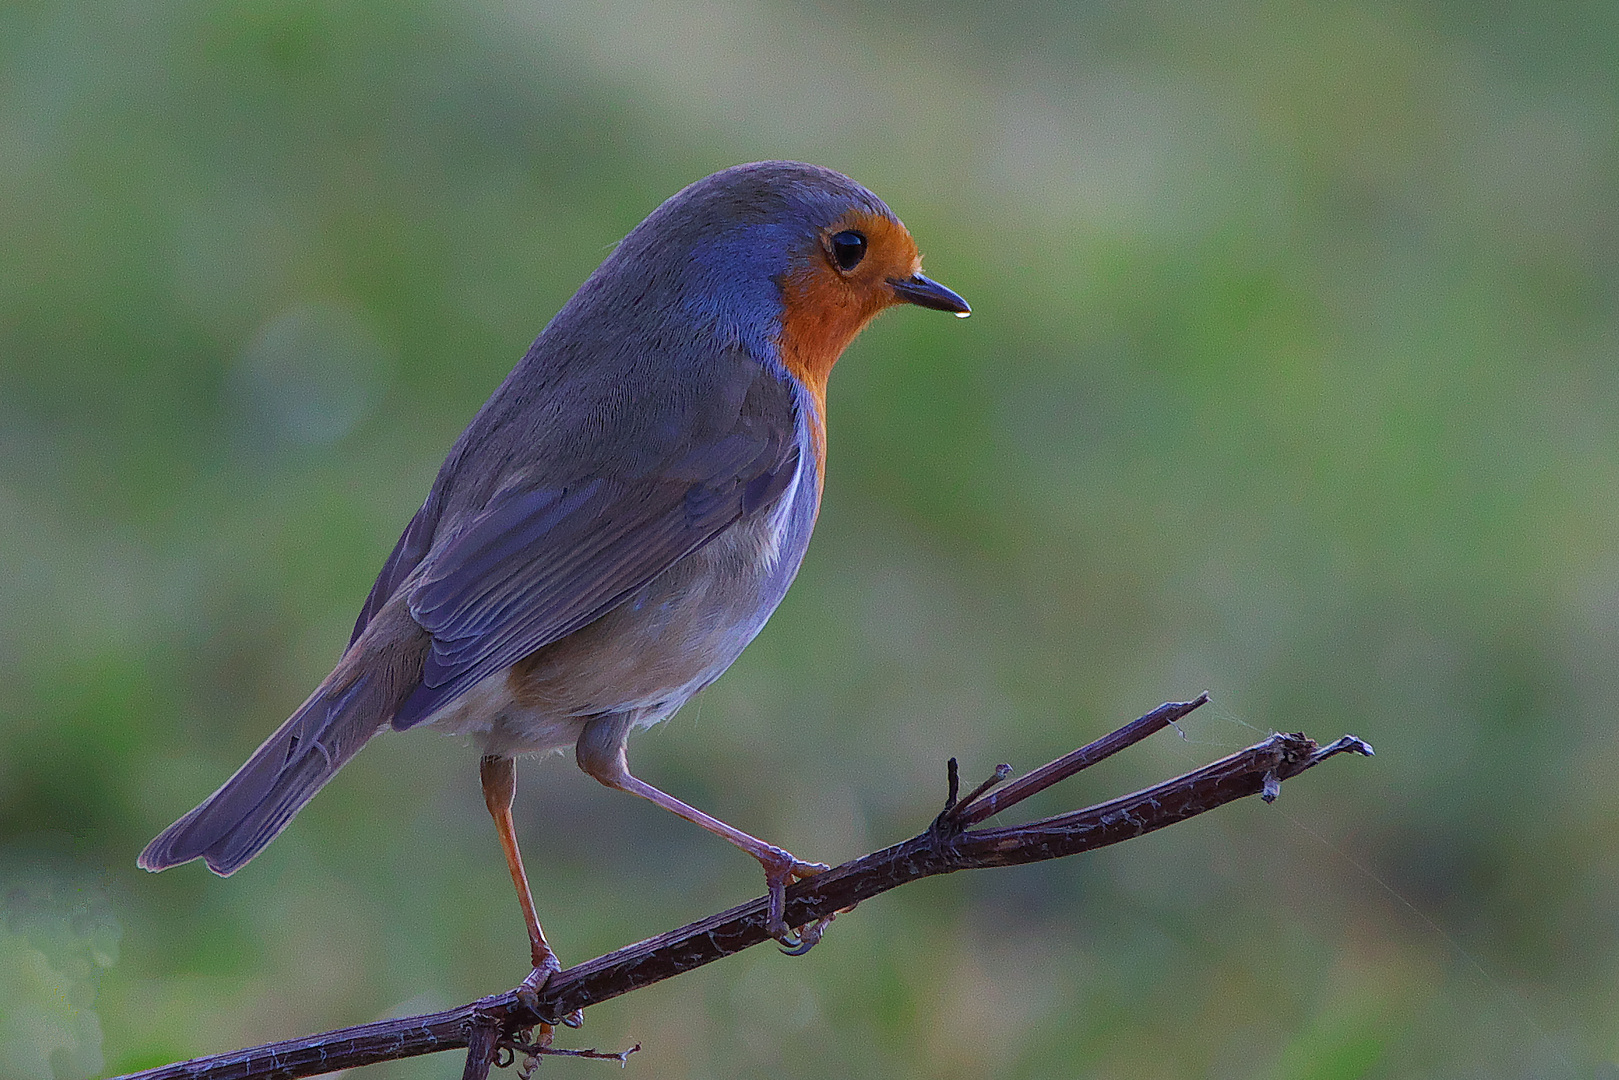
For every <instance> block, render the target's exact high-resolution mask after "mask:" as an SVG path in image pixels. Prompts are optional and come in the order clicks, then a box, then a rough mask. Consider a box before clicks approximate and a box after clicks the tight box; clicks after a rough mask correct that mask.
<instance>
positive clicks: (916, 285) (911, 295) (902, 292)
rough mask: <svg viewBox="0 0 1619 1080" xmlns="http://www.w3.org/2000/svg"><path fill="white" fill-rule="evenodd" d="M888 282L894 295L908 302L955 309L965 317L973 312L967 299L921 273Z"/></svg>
mask: <svg viewBox="0 0 1619 1080" xmlns="http://www.w3.org/2000/svg"><path fill="white" fill-rule="evenodd" d="M888 284H889V285H890V286H891V287H892V288H893V290H894V295H895V296H897V297H899V298H900V299H901V300H904V301H905V302H906V303H908V304H916V305H917V306H918V307H925V308H932V309H933V310H934V311H953V312H955V313H956V314H957V315H958V316H960V317H961V318H963V319H965V318H966V317H967V316H968V315H971V314H972V313H973V309H972V308H970V307H968V306H967V301H965V300H963V299H962V298H961V297H959V296H957V295H956V294H955V293H953V292H951V291H950V290H949V289H947V288H945V287H944V286H943V285H940V284H939V283H938V282H937V281H934V280H932V279H930V278H925V277H923V276H922V275H921V274H912V275H911V276H910V277H908V278H889V279H888Z"/></svg>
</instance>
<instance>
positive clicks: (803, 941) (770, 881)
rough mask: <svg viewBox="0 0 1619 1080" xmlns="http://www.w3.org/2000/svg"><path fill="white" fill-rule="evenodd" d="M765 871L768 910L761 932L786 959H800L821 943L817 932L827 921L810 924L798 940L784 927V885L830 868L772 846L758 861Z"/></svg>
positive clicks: (795, 934) (788, 927)
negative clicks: (787, 957) (763, 929)
mask: <svg viewBox="0 0 1619 1080" xmlns="http://www.w3.org/2000/svg"><path fill="white" fill-rule="evenodd" d="M759 861H760V862H761V863H762V864H764V868H765V885H766V887H767V888H768V889H769V895H770V909H769V913H768V917H767V919H766V920H765V932H766V933H768V934H769V935H770V936H771V937H773V938H775V939H776V941H777V943H778V944H780V945H781V946H782V950H781V951H782V952H784V953H786V954H787V955H788V956H803V955H804V954H805V953H807V952H809V951H810V949H812V948H814V947H815V943H816V942H817V941H820V940H821V931H822V930H823V929H825V924H826V923H827V922H830V921H831V920H830V919H826V920H823V921H821V922H818V923H814V924H812V925H811V926H810V927H809V928H808V929H807V930H806V931H805V933H804V936H803V937H800V936H799V935H798V934H797V933H796V932H795V931H794V930H793V928H792V927H790V926H788V925H787V886H789V885H791V884H793V883H794V882H796V881H803V880H804V879H805V878H812V877H814V876H815V875H816V874H824V873H826V872H827V871H828V870H830V869H832V868H831V867H830V866H828V865H827V864H826V863H818V862H805V861H804V860H803V859H800V858H798V857H796V856H794V855H793V854H792V853H791V852H788V851H783V850H782V849H781V848H778V847H772V848H770V849H769V853H768V856H767V857H763V858H761V859H760V860H759Z"/></svg>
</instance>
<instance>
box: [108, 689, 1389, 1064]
mask: <svg viewBox="0 0 1619 1080" xmlns="http://www.w3.org/2000/svg"><path fill="white" fill-rule="evenodd" d="M1207 700H1208V698H1207V695H1200V696H1199V697H1197V698H1196V699H1194V700H1193V701H1188V702H1171V703H1169V704H1166V705H1162V706H1160V707H1158V708H1157V709H1154V710H1153V711H1152V712H1150V713H1148V714H1147V715H1146V716H1143V717H1141V718H1140V719H1139V720H1136V721H1134V722H1132V723H1130V724H1127V725H1126V726H1125V727H1122V728H1120V729H1119V730H1118V731H1115V732H1113V733H1112V734H1110V735H1107V736H1104V737H1103V738H1101V739H1098V740H1096V741H1095V742H1093V743H1091V744H1089V745H1087V746H1084V747H1081V748H1080V749H1078V750H1075V751H1074V752H1073V753H1071V754H1068V755H1065V756H1064V757H1062V758H1059V759H1058V760H1056V761H1054V762H1052V763H1051V764H1049V765H1046V766H1043V767H1042V768H1039V769H1036V770H1034V771H1033V772H1031V773H1029V774H1027V775H1025V776H1023V777H1020V778H1019V779H1017V780H1015V781H1013V782H1012V783H1011V784H1008V785H1007V786H1006V787H1004V788H1002V789H1000V790H999V791H996V792H993V793H991V794H983V792H985V791H987V790H988V789H989V788H990V787H992V786H993V784H994V783H995V782H998V781H999V780H1000V779H1002V778H1003V777H1004V775H1005V773H1003V772H1002V771H1001V770H1000V769H997V770H996V774H995V776H994V777H992V779H991V781H989V782H986V783H985V784H984V785H980V787H979V789H978V790H977V791H975V792H974V793H973V794H972V795H970V796H969V797H968V798H967V799H966V800H963V801H962V802H960V803H956V802H955V801H954V799H953V798H952V799H951V801H950V805H947V807H946V809H945V811H944V813H942V814H940V815H939V817H938V818H937V819H936V820H935V821H934V822H933V824H932V826H930V827H929V828H928V829H927V830H926V831H925V832H923V833H922V834H921V835H920V836H917V837H915V838H913V839H910V840H907V841H905V842H904V843H901V844H895V845H894V846H893V847H889V848H885V849H883V850H882V851H877V852H873V853H872V854H870V855H866V856H863V857H861V858H859V859H855V860H853V861H851V862H847V863H845V864H843V865H842V866H839V867H835V868H833V869H832V870H828V871H827V872H825V873H823V874H818V875H816V876H815V877H812V878H809V879H807V880H805V881H801V882H799V883H798V884H797V885H795V886H793V887H792V888H791V889H789V890H788V893H787V921H788V923H789V925H793V926H808V925H811V924H815V923H818V922H819V923H823V924H824V921H827V920H830V919H831V918H832V916H834V915H836V914H837V913H838V912H840V911H844V910H846V909H848V908H850V907H853V906H854V905H855V904H857V903H859V902H860V901H861V900H865V899H867V898H869V897H872V896H876V895H877V894H878V893H881V892H886V891H887V890H889V889H893V888H897V887H898V886H900V885H904V884H906V883H908V882H911V881H916V880H918V879H919V878H924V877H930V876H932V875H935V874H948V873H952V872H954V871H956V870H966V869H973V868H979V867H990V866H1013V865H1017V864H1021V863H1029V862H1039V861H1042V860H1045V859H1055V858H1060V857H1062V856H1064V855H1074V854H1078V853H1079V852H1081V851H1090V850H1092V849H1094V848H1099V847H1105V846H1107V845H1109V844H1116V843H1118V842H1120V841H1122V840H1129V839H1132V838H1134V837H1137V836H1141V835H1143V834H1144V833H1149V832H1152V831H1154V830H1155V829H1161V828H1163V827H1164V826H1166V825H1172V824H1174V823H1175V822H1177V821H1184V820H1185V819H1187V818H1189V817H1194V816H1196V815H1198V814H1201V813H1204V812H1206V811H1209V810H1212V809H1214V808H1215V807H1217V806H1221V805H1223V804H1225V803H1228V802H1231V801H1233V800H1235V799H1240V798H1243V797H1245V796H1248V795H1255V794H1259V795H1263V796H1270V797H1274V793H1275V791H1277V790H1279V785H1280V784H1281V782H1282V781H1284V780H1287V779H1289V778H1291V777H1294V776H1297V775H1298V774H1299V773H1301V772H1303V771H1304V770H1306V769H1309V768H1312V767H1313V766H1315V765H1317V764H1319V763H1320V762H1322V761H1325V760H1326V759H1327V758H1329V757H1332V756H1333V755H1335V754H1340V753H1344V752H1352V753H1358V754H1364V755H1367V756H1370V754H1371V752H1372V749H1371V747H1370V746H1367V745H1366V744H1365V743H1364V742H1362V741H1360V740H1359V739H1356V738H1353V737H1351V736H1347V735H1346V736H1344V737H1343V738H1341V739H1339V740H1338V741H1337V742H1334V743H1332V744H1331V745H1329V746H1325V747H1322V746H1317V745H1316V743H1314V742H1312V741H1311V740H1310V739H1308V738H1306V737H1305V736H1304V735H1302V734H1293V735H1272V736H1271V737H1270V738H1268V739H1265V740H1264V741H1262V742H1260V743H1257V744H1256V745H1254V746H1250V747H1248V748H1247V749H1246V750H1241V751H1238V752H1237V753H1235V754H1232V755H1230V756H1229V757H1225V758H1222V759H1220V760H1219V761H1216V762H1214V763H1213V764H1210V765H1205V766H1204V767H1203V768H1201V769H1197V770H1195V771H1193V772H1190V773H1187V774H1185V775H1184V776H1180V777H1177V778H1175V779H1173V780H1166V781H1164V782H1163V783H1161V784H1155V785H1153V786H1152V787H1149V788H1146V789H1144V790H1142V791H1138V792H1136V793H1135V794H1133V795H1126V796H1124V797H1122V798H1118V799H1113V800H1111V801H1109V802H1105V803H1100V804H1098V805H1096V806H1091V807H1088V808H1086V809H1084V810H1075V811H1072V812H1070V813H1066V814H1058V815H1057V816H1055V817H1049V818H1044V819H1042V820H1039V821H1031V822H1029V823H1027V824H1024V825H1012V826H1005V827H1000V828H993V829H976V830H974V829H970V826H971V825H973V824H976V823H978V822H980V821H983V820H984V819H986V818H988V817H990V816H991V815H993V814H996V813H999V812H1001V811H1003V810H1006V809H1007V808H1008V807H1011V806H1013V805H1016V804H1017V803H1019V802H1021V801H1022V800H1024V799H1026V798H1028V797H1029V796H1030V795H1033V794H1034V793H1035V792H1037V791H1042V790H1044V789H1045V788H1047V787H1050V786H1051V785H1052V784H1055V783H1057V782H1058V781H1060V780H1062V779H1064V778H1066V777H1068V776H1071V775H1073V774H1074V773H1076V772H1078V771H1080V770H1081V769H1085V768H1088V767H1089V766H1090V765H1093V764H1095V763H1096V762H1098V761H1101V760H1102V759H1103V758H1105V757H1108V756H1110V755H1111V754H1115V753H1117V752H1118V751H1120V750H1122V749H1124V748H1125V747H1128V746H1131V745H1133V744H1134V743H1137V742H1140V741H1141V740H1142V739H1144V738H1146V737H1147V736H1148V735H1151V734H1152V733H1153V732H1155V731H1158V730H1161V729H1162V728H1164V727H1166V726H1167V725H1169V724H1171V723H1173V722H1174V721H1176V720H1178V719H1180V718H1181V717H1183V716H1185V715H1186V714H1187V713H1189V712H1191V711H1192V710H1193V709H1195V708H1197V707H1198V706H1199V705H1201V704H1203V703H1204V702H1205V701H1207ZM954 787H955V785H954V784H952V795H953V794H954ZM767 907H768V901H767V900H766V898H764V897H760V898H759V899H757V900H752V901H750V902H748V903H746V904H742V905H739V906H737V907H734V908H731V909H730V910H729V911H722V912H720V913H719V914H717V915H711V916H709V917H708V918H706V919H703V920H700V921H698V922H695V923H692V924H690V925H689V926H683V927H681V928H680V929H678V930H671V931H670V932H668V933H666V934H660V935H659V936H657V937H654V938H648V939H647V940H646V941H642V942H639V943H637V944H634V945H629V946H626V947H625V948H622V949H619V950H618V951H617V952H612V953H608V954H607V955H606V956H599V957H597V958H596V959H594V960H589V961H586V962H585V963H583V964H579V965H578V966H576V967H572V968H569V969H567V970H566V971H562V972H558V973H557V974H555V975H553V976H551V978H550V980H549V981H548V982H547V983H546V984H545V985H544V986H543V987H542V988H541V989H540V992H539V997H538V1002H537V1011H531V1010H530V1009H529V1008H528V1007H526V1006H524V1005H523V1004H522V1003H521V1002H520V1001H519V999H518V994H517V991H516V990H510V991H507V992H506V993H504V994H497V995H495V996H493V997H487V998H484V999H483V1000H481V1001H475V1002H472V1003H471V1004H469V1005H463V1006H461V1007H460V1008H458V1009H450V1010H447V1011H445V1012H440V1013H432V1014H430V1015H427V1016H412V1017H406V1018H403V1019H398V1020H383V1021H378V1022H376V1023H372V1024H362V1025H360V1026H359V1027H352V1028H344V1029H342V1030H340V1031H331V1032H327V1033H325V1034H323V1035H313V1036H309V1037H307V1038H302V1039H292V1040H289V1041H287V1042H280V1043H272V1044H269V1045H266V1046H259V1047H254V1048H252V1049H248V1050H240V1051H237V1052H235V1053H230V1054H220V1055H216V1056H214V1057H206V1058H195V1059H193V1060H191V1061H186V1062H180V1063H177V1064H174V1065H166V1066H163V1067H161V1068H157V1069H148V1070H147V1071H145V1072H140V1073H131V1074H129V1075H128V1076H126V1077H122V1078H120V1080H292V1078H294V1077H303V1076H316V1075H319V1074H321V1073H326V1072H334V1071H336V1070H338V1069H350V1068H355V1067H357V1066H360V1065H369V1064H372V1063H375V1062H379V1061H391V1060H395V1059H399V1058H406V1057H414V1056H416V1055H419V1054H431V1053H437V1052H439V1051H442V1050H454V1049H459V1048H461V1047H468V1048H469V1053H468V1055H467V1067H466V1072H465V1073H464V1078H465V1080H482V1078H483V1077H485V1076H487V1075H488V1071H489V1066H490V1064H491V1063H492V1062H493V1061H494V1059H495V1056H496V1054H497V1053H498V1048H499V1047H500V1046H502V1045H504V1046H506V1047H508V1048H510V1047H512V1046H514V1045H519V1046H521V1045H522V1040H520V1039H518V1038H517V1035H518V1033H519V1032H521V1031H523V1030H525V1029H527V1028H529V1027H532V1026H533V1025H534V1024H536V1023H537V1022H539V1021H541V1020H544V1021H547V1022H550V1023H556V1022H557V1019H558V1018H559V1017H564V1016H567V1015H568V1014H570V1013H572V1012H573V1011H574V1010H575V1009H583V1008H586V1007H587V1006H590V1005H595V1004H597V1003H599V1002H603V1001H607V1000H608V999H610V998H615V997H618V996H619V995H621V994H627V993H629V992H630V991H632V990H638V989H640V988H642V987H644V986H649V985H651V984H652V983H655V982H660V981H662V980H663V979H667V978H671V977H672V976H675V975H679V974H681V973H683V972H686V971H690V970H691V969H693V968H696V967H701V966H702V965H704V964H707V963H711V962H713V961H715V960H718V959H720V958H721V957H724V956H729V955H731V954H732V953H735V952H740V951H741V950H743V949H746V948H748V947H750V946H752V945H757V944H759V943H760V942H762V941H769V940H771V939H770V935H769V934H768V933H767V932H766V930H765V922H766V918H767ZM609 1056H613V1055H609Z"/></svg>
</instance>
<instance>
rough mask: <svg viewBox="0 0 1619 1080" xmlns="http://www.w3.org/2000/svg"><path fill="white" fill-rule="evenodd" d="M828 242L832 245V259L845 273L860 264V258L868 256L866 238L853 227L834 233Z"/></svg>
mask: <svg viewBox="0 0 1619 1080" xmlns="http://www.w3.org/2000/svg"><path fill="white" fill-rule="evenodd" d="M827 242H828V243H829V244H831V245H832V261H833V262H835V263H837V264H838V269H839V270H842V271H844V272H845V273H847V272H848V271H850V270H853V269H854V268H855V267H857V266H859V265H860V260H861V259H864V258H865V257H866V238H865V237H864V236H862V235H861V234H859V233H857V232H855V231H854V230H853V229H845V230H843V231H842V232H840V233H833V234H832V239H831V240H829V241H827Z"/></svg>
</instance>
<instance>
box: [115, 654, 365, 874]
mask: <svg viewBox="0 0 1619 1080" xmlns="http://www.w3.org/2000/svg"><path fill="white" fill-rule="evenodd" d="M331 681H332V680H330V679H328V680H327V682H326V683H323V684H322V685H321V687H320V688H319V689H317V690H316V691H315V692H314V694H312V695H310V698H309V700H308V701H306V702H304V703H303V705H302V706H300V707H299V709H298V711H297V712H295V713H293V714H292V716H291V717H289V718H288V719H287V722H286V723H284V724H282V725H281V727H280V728H278V729H277V730H276V732H275V734H273V735H271V736H270V737H269V738H268V739H266V740H264V744H263V745H262V746H260V747H259V748H258V749H257V750H255V751H254V752H253V756H252V757H250V758H248V759H247V763H246V764H244V765H243V766H242V767H241V768H240V769H238V770H236V775H234V776H232V777H231V778H230V779H229V780H227V781H225V783H224V785H223V786H222V787H220V789H219V790H218V791H216V792H214V793H213V794H212V795H210V796H208V798H207V799H206V800H204V802H203V803H202V805H200V806H198V807H197V808H196V809H195V810H192V811H191V812H190V813H189V814H187V815H185V817H183V818H181V819H180V820H179V821H176V822H175V823H174V824H173V825H170V826H169V827H168V828H167V829H164V830H163V832H162V833H161V834H160V835H159V836H158V837H157V839H155V840H153V841H152V842H151V843H150V844H148V845H146V850H145V851H143V852H141V856H140V859H139V860H138V863H139V865H140V866H142V867H144V868H145V869H147V870H164V869H167V868H168V867H170V866H178V865H180V864H181V863H184V862H190V861H191V860H192V859H196V858H201V859H204V860H206V861H207V863H208V869H210V870H212V871H213V872H214V873H216V874H219V875H221V876H228V875H230V874H233V873H235V872H236V871H237V870H239V869H241V868H242V867H243V866H244V865H246V864H247V862H248V861H249V860H250V859H252V858H253V856H255V855H257V854H258V853H259V852H260V851H262V850H264V847H265V845H267V844H268V843H269V842H270V841H271V840H274V839H275V838H276V835H277V834H279V833H280V832H281V830H282V829H284V828H286V827H287V823H288V822H290V821H291V820H292V818H293V815H295V814H297V813H298V811H299V810H301V809H302V808H303V805H304V804H305V803H307V802H308V801H309V800H310V799H311V798H313V797H314V795H315V793H316V792H317V791H319V790H320V789H321V788H322V787H324V786H325V785H326V781H328V780H330V779H331V778H332V777H333V776H334V775H335V774H336V773H337V770H338V769H339V768H341V767H342V765H343V763H344V762H346V761H348V759H349V758H351V757H353V756H354V755H355V753H356V752H358V751H359V749H360V747H362V746H364V745H365V744H366V743H367V742H368V741H370V739H371V737H372V736H373V735H375V734H376V733H377V732H378V731H380V730H381V729H382V728H383V727H385V726H386V725H387V723H388V718H389V716H390V715H391V714H392V711H393V705H394V704H395V703H394V702H393V701H391V700H387V697H388V695H387V693H386V692H385V691H383V685H384V684H386V683H387V682H388V680H386V679H379V678H373V677H372V676H370V675H362V676H360V677H359V678H358V679H356V680H355V681H354V683H353V684H352V685H350V686H347V687H345V688H343V689H341V690H338V689H336V688H334V687H332V686H331V685H330V683H331Z"/></svg>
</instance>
